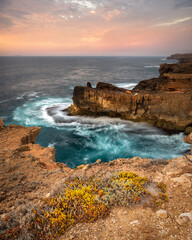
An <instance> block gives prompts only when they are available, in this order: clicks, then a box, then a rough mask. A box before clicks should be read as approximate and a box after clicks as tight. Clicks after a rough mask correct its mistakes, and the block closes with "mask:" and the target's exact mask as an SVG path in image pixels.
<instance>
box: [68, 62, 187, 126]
mask: <svg viewBox="0 0 192 240" xmlns="http://www.w3.org/2000/svg"><path fill="white" fill-rule="evenodd" d="M159 71H160V76H159V78H154V79H150V80H144V81H141V82H140V83H139V84H138V85H137V86H136V87H135V88H134V89H133V90H132V91H126V89H119V88H117V87H115V86H113V85H111V84H107V83H98V84H97V87H96V88H92V87H91V86H90V85H89V86H87V87H80V86H77V87H75V88H74V92H73V103H74V105H73V106H71V107H70V108H69V109H68V110H69V111H70V114H72V115H91V116H109V117H120V118H122V119H126V120H132V121H143V122H148V123H150V124H153V125H155V126H157V127H160V128H163V129H165V130H169V131H184V130H185V129H186V128H188V127H190V126H191V125H192V104H191V103H192V63H191V62H190V59H189V61H188V62H185V63H182V64H181V63H178V64H162V65H161V66H160V70H159Z"/></svg>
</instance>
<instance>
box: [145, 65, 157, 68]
mask: <svg viewBox="0 0 192 240" xmlns="http://www.w3.org/2000/svg"><path fill="white" fill-rule="evenodd" d="M159 67H160V66H159V65H153V66H145V68H159Z"/></svg>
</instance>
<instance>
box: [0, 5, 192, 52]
mask: <svg viewBox="0 0 192 240" xmlns="http://www.w3.org/2000/svg"><path fill="white" fill-rule="evenodd" d="M184 52H192V0H161V1H160V0H0V55H1V56H12V55H24V56H35V55H36V56H155V55H156V56H168V55H170V54H173V53H184Z"/></svg>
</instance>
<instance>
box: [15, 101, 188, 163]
mask: <svg viewBox="0 0 192 240" xmlns="http://www.w3.org/2000/svg"><path fill="white" fill-rule="evenodd" d="M71 103H72V102H71V100H70V99H69V98H48V97H46V98H38V99H36V100H33V101H27V102H25V104H23V105H21V106H20V107H18V108H17V109H16V110H15V111H14V113H13V118H14V120H15V121H16V122H17V123H18V124H21V125H26V126H42V127H43V128H42V131H41V133H40V140H39V142H38V143H40V144H42V145H43V146H45V147H47V146H48V147H53V146H54V147H55V148H56V158H57V161H61V162H64V163H66V164H68V165H69V166H70V167H76V166H78V165H80V164H85V163H90V162H94V161H96V160H97V159H99V158H101V159H102V160H104V161H108V160H112V159H116V158H121V157H123V158H126V157H128V158H131V157H134V156H140V157H143V158H163V159H168V158H173V157H178V156H179V155H182V153H183V152H184V151H187V150H189V145H188V144H186V143H184V142H183V140H182V139H183V134H182V133H180V134H174V135H171V136H168V135H167V134H166V133H164V132H163V131H162V130H160V129H157V128H155V127H153V126H151V125H148V124H146V123H136V122H130V121H125V120H121V119H118V118H108V117H100V118H93V117H83V116H68V115H67V112H66V111H63V110H64V109H66V108H67V107H68V106H70V104H71ZM41 134H42V135H41ZM72 160H73V161H72Z"/></svg>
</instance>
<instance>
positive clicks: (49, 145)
mask: <svg viewBox="0 0 192 240" xmlns="http://www.w3.org/2000/svg"><path fill="white" fill-rule="evenodd" d="M56 144H57V143H56V142H54V143H49V144H48V146H47V147H54V146H55V145H56Z"/></svg>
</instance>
